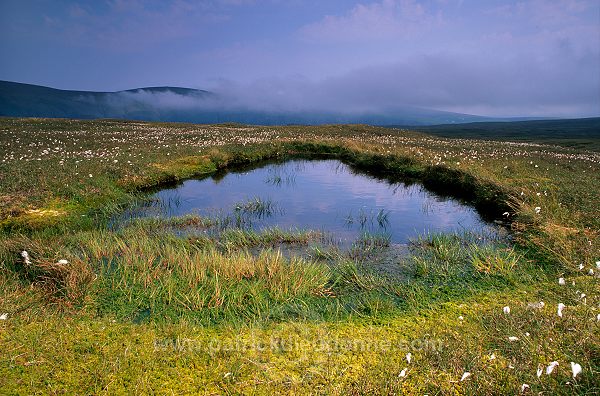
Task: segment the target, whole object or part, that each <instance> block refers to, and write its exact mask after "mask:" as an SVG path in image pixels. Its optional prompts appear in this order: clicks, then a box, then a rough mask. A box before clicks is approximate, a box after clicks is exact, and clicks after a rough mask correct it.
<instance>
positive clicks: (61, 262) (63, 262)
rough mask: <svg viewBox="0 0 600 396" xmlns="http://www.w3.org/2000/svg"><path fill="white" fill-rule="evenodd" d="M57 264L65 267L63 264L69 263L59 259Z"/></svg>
mask: <svg viewBox="0 0 600 396" xmlns="http://www.w3.org/2000/svg"><path fill="white" fill-rule="evenodd" d="M57 264H61V265H65V264H69V262H68V261H67V260H65V259H61V260H58V262H57Z"/></svg>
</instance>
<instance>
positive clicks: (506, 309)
mask: <svg viewBox="0 0 600 396" xmlns="http://www.w3.org/2000/svg"><path fill="white" fill-rule="evenodd" d="M502 311H504V313H505V314H507V315H508V314H509V313H510V307H509V306H508V305H507V306H506V307H504V308H502Z"/></svg>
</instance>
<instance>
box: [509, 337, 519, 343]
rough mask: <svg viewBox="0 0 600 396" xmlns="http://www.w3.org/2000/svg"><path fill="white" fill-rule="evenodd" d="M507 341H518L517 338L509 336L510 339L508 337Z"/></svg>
mask: <svg viewBox="0 0 600 396" xmlns="http://www.w3.org/2000/svg"><path fill="white" fill-rule="evenodd" d="M508 341H510V342H514V341H519V337H515V336H510V337H508Z"/></svg>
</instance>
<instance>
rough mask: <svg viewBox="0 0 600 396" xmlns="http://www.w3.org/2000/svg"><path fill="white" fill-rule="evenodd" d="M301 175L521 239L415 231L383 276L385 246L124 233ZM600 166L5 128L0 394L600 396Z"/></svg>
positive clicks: (374, 216)
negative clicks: (141, 212)
mask: <svg viewBox="0 0 600 396" xmlns="http://www.w3.org/2000/svg"><path fill="white" fill-rule="evenodd" d="M295 157H303V158H323V157H326V158H338V159H341V160H342V161H344V162H345V163H347V164H350V165H351V166H353V167H355V168H357V169H362V170H368V171H370V172H374V174H375V175H376V176H378V177H383V178H386V179H389V180H395V181H399V180H402V181H404V182H407V183H411V182H421V183H423V184H424V185H425V186H426V187H428V188H430V189H432V190H435V191H438V192H440V193H443V194H444V193H445V194H450V195H451V196H453V197H455V198H462V199H464V200H465V201H467V202H469V203H470V204H472V205H474V206H476V207H477V208H478V209H479V210H480V211H481V212H482V213H483V214H486V213H487V214H490V215H495V216H500V217H503V218H507V220H509V221H510V225H511V228H512V230H513V232H512V240H511V241H508V240H502V239H498V238H495V239H494V238H488V237H486V236H482V235H477V234H472V233H463V234H433V235H423V236H420V237H416V238H415V240H414V241H413V242H412V243H411V244H410V246H409V247H408V251H407V254H406V255H400V256H393V258H392V259H388V260H383V261H381V254H383V253H382V252H385V249H386V248H387V246H388V245H389V237H387V236H386V235H385V233H382V234H365V235H364V237H363V238H361V239H359V240H358V241H357V243H356V244H355V245H354V246H353V247H352V248H351V249H349V250H348V251H344V250H343V249H340V248H339V247H337V246H335V245H332V244H330V243H328V241H327V236H326V235H323V234H322V233H319V232H315V231H311V230H280V229H267V230H264V231H261V232H257V231H253V230H251V229H239V228H237V227H235V224H234V223H235V219H234V218H219V217H218V216H217V217H215V218H205V217H200V216H184V217H179V218H170V219H158V218H144V219H136V220H132V221H130V222H126V223H125V224H123V225H121V226H119V227H114V226H113V224H112V223H111V218H113V216H114V215H115V214H117V213H120V212H123V211H125V210H126V209H127V208H129V207H131V206H132V205H135V204H136V203H139V202H143V201H144V200H145V195H144V192H145V191H148V190H151V189H153V188H156V187H157V186H160V185H166V184H168V183H177V182H178V181H180V180H183V179H185V178H189V177H193V176H194V177H195V176H202V175H207V174H214V175H215V177H217V178H218V177H219V173H218V172H219V170H222V169H224V168H225V167H227V166H234V165H235V166H238V167H239V166H252V165H253V164H257V163H260V161H265V160H285V159H287V158H295ZM38 158H39V159H38ZM599 168H600V155H598V154H595V153H591V152H587V151H582V150H579V149H572V148H567V147H559V146H551V145H546V146H543V147H540V146H539V145H537V144H528V143H518V144H513V143H507V142H489V141H481V140H479V141H475V140H464V139H454V140H452V139H445V138H436V137H432V136H428V135H424V134H420V133H416V132H408V131H401V130H390V129H384V128H372V127H367V126H323V127H268V128H267V127H245V126H240V125H218V126H201V125H189V124H160V123H141V122H120V121H70V120H25V119H23V120H20V119H0V196H1V199H0V202H1V203H0V222H1V229H0V230H1V231H0V314H2V313H7V318H6V319H5V320H0V351H1V352H0V389H2V393H6V394H36V393H44V394H45V393H51V394H52V393H85V394H88V393H89V394H115V393H121V394H130V393H141V394H145V393H171V392H173V393H190V394H197V393H204V394H215V393H216V394H229V393H257V394H266V393H270V394H279V393H297V394H309V393H310V394H312V393H323V394H340V395H342V394H344V395H345V394H390V393H406V394H425V393H428V394H452V395H454V394H474V393H476V394H519V393H521V387H522V384H528V385H529V386H530V392H531V393H532V394H533V393H539V392H544V393H546V394H574V393H575V394H596V393H598V392H599V391H600V389H599V387H598V383H600V381H599V380H598V379H599V370H600V358H599V356H600V343H599V342H598V339H599V338H598V335H599V334H600V333H599V329H600V322H599V321H598V320H597V315H598V314H599V313H600V311H599V309H598V308H599V306H600V305H599V304H600V294H599V293H598V292H599V288H598V278H597V276H595V275H596V274H597V273H598V272H599V270H597V269H596V268H595V266H596V264H595V262H596V261H597V260H600V246H599V238H598V233H599V230H600V223H599V221H600V220H599V219H600V216H598V215H599V214H600V200H599V199H598V188H599V187H600V169H599ZM215 172H217V173H215ZM90 174H91V175H92V176H91V177H90V176H89V175H90ZM272 182H273V183H284V182H285V183H287V182H288V177H286V176H283V175H276V176H274V178H273V180H272ZM289 182H293V180H291V179H290V180H289ZM238 207H239V209H238V212H239V214H240V216H242V215H243V216H261V215H268V213H269V212H270V211H274V210H279V208H276V207H274V206H273V205H272V203H270V202H267V201H261V200H253V201H250V202H241V203H240V204H239V205H238ZM536 207H539V208H540V209H539V211H536V209H535V208H536ZM504 212H508V215H507V216H503V215H502V214H503V213H504ZM351 215H352V216H351V217H352V221H353V222H361V221H364V222H365V224H366V223H369V224H370V223H373V224H379V225H381V226H384V225H385V222H386V218H387V215H386V213H385V212H373V213H370V212H363V213H354V214H351ZM349 217H350V216H349ZM214 230H217V232H212V231H214ZM288 247H291V248H299V249H301V250H302V251H304V252H305V254H302V255H293V254H292V255H289V254H285V255H284V254H283V253H282V252H285V251H286V248H288ZM280 249H281V250H280ZM23 250H27V251H28V255H29V260H28V261H26V260H24V259H23V257H22V256H21V251H23ZM292 251H293V250H292ZM59 260H67V261H68V263H66V264H65V263H62V264H61V263H59ZM380 265H384V266H385V271H388V272H390V273H392V274H397V275H398V276H384V275H383V273H382V271H381V269H380V268H378V266H380ZM580 265H583V267H584V269H583V270H580V269H579V266H580ZM590 269H594V270H595V271H596V273H595V274H594V275H589V274H588V271H589V270H590ZM559 277H563V278H565V280H566V282H565V284H564V285H559V283H558V278H559ZM582 293H583V294H585V297H582ZM540 301H543V302H544V304H543V305H541V304H540ZM559 303H562V304H565V305H566V308H565V309H564V310H563V316H562V317H559V316H558V315H557V306H558V304H559ZM504 306H509V307H510V314H505V313H503V307H504ZM509 337H516V338H517V340H515V341H511V340H510V339H509ZM408 352H410V353H411V354H412V361H411V362H410V363H408V362H407V360H406V358H405V356H406V353H408ZM492 354H493V355H494V356H495V358H494V359H490V356H491V355H492ZM552 361H558V362H559V365H558V367H557V368H556V369H555V371H554V372H553V373H552V374H551V375H546V374H545V373H544V374H543V375H542V376H541V377H539V378H538V377H537V375H536V371H537V369H538V368H540V367H543V368H544V369H545V367H546V366H547V365H548V364H549V363H550V362H552ZM571 361H573V362H577V363H579V364H581V366H582V368H583V371H582V373H581V374H580V375H579V376H578V377H577V378H575V379H573V378H572V376H571V370H570V362H571ZM405 368H406V369H407V371H406V373H407V375H406V376H405V377H400V376H399V374H400V372H401V371H402V370H403V369H405ZM466 371H468V372H470V373H471V376H470V377H468V378H467V379H466V380H465V381H460V379H461V377H462V375H463V373H464V372H466Z"/></svg>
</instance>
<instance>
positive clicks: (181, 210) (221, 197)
mask: <svg viewBox="0 0 600 396" xmlns="http://www.w3.org/2000/svg"><path fill="white" fill-rule="evenodd" d="M152 202H154V204H152V205H149V206H146V207H143V208H136V209H135V210H133V211H129V212H128V216H129V217H145V216H152V215H158V216H167V217H170V216H182V215H186V214H199V215H202V216H208V217H212V218H221V219H223V218H228V219H229V220H230V221H229V222H228V224H231V225H235V226H237V227H242V228H243V227H246V228H250V229H254V230H262V229H265V228H269V227H279V228H280V229H283V230H290V229H292V230H295V229H300V230H308V229H311V230H321V231H324V232H326V233H327V234H328V235H330V236H331V238H332V240H335V241H336V243H339V244H340V245H349V244H351V243H352V242H353V241H355V240H356V239H357V238H359V237H361V236H364V235H365V234H367V233H368V234H376V235H385V237H386V238H388V240H389V242H391V243H393V244H404V243H407V242H408V241H409V240H410V239H411V238H415V237H418V236H419V235H423V234H426V233H437V232H450V231H458V232H461V231H474V232H483V233H489V232H492V233H493V232H494V230H495V229H496V227H495V226H493V225H492V224H490V223H487V222H485V221H484V220H482V218H481V217H480V216H479V214H478V213H477V212H476V210H475V209H474V208H472V207H470V206H468V205H466V204H464V203H461V202H459V201H458V200H455V199H451V198H447V197H440V196H439V195H436V194H434V193H431V192H429V191H427V190H426V189H425V188H424V187H423V186H421V185H420V184H410V185H409V184H404V183H396V182H390V181H388V180H385V179H381V178H377V177H374V176H372V175H369V174H367V173H364V172H359V171H357V170H355V169H353V168H352V167H351V166H349V165H347V164H344V163H342V162H340V161H338V160H290V161H287V162H283V163H270V164H267V165H262V166H259V167H256V168H253V169H243V170H242V169H238V170H229V171H226V172H220V173H216V174H214V175H212V176H211V177H207V178H204V179H200V180H197V179H192V180H187V181H185V182H183V183H181V184H180V185H178V186H175V187H170V188H164V189H162V190H160V191H158V192H156V193H154V194H153V196H152Z"/></svg>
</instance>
